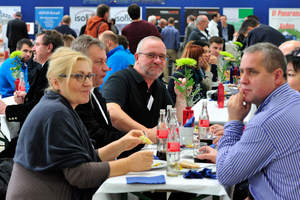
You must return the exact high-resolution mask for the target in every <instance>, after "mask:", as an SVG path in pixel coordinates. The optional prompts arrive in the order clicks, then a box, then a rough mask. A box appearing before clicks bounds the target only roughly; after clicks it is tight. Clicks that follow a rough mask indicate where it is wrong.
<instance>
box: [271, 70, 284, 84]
mask: <svg viewBox="0 0 300 200" xmlns="http://www.w3.org/2000/svg"><path fill="white" fill-rule="evenodd" d="M273 74H274V84H275V85H276V86H279V85H281V84H282V81H283V79H284V77H283V74H284V73H283V71H282V69H281V68H277V69H275V70H274V71H273Z"/></svg>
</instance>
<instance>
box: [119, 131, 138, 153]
mask: <svg viewBox="0 0 300 200" xmlns="http://www.w3.org/2000/svg"><path fill="white" fill-rule="evenodd" d="M140 136H144V133H143V132H142V131H138V130H132V131H130V132H128V133H127V134H126V135H124V136H123V137H122V138H120V139H119V143H120V145H122V147H123V150H124V151H127V150H130V149H132V148H134V147H136V146H137V145H139V144H140V143H141V139H140Z"/></svg>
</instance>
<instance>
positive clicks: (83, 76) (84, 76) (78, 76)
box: [59, 74, 96, 82]
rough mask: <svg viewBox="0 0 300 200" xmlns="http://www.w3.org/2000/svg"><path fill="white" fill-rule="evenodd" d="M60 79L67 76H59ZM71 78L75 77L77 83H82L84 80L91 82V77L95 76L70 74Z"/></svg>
mask: <svg viewBox="0 0 300 200" xmlns="http://www.w3.org/2000/svg"><path fill="white" fill-rule="evenodd" d="M59 76H60V77H67V75H59ZM70 76H71V77H75V78H76V79H77V81H79V82H84V81H85V80H86V78H89V79H90V80H92V77H93V76H96V74H88V75H85V74H71V75H70Z"/></svg>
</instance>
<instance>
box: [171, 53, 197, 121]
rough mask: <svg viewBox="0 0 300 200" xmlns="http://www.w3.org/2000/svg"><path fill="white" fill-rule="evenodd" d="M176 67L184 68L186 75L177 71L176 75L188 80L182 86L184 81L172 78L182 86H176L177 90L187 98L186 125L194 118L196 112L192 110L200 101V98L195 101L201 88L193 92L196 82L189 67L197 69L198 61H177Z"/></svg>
mask: <svg viewBox="0 0 300 200" xmlns="http://www.w3.org/2000/svg"><path fill="white" fill-rule="evenodd" d="M175 65H176V66H178V67H180V68H184V74H183V73H181V72H179V71H176V72H175V73H177V74H179V75H180V76H182V77H183V78H185V79H186V82H185V84H184V85H182V81H180V80H179V79H177V78H175V77H172V78H173V79H174V81H175V82H177V83H179V84H180V85H176V88H177V89H178V90H179V92H180V93H182V95H183V96H184V98H185V104H186V106H185V110H184V111H183V125H184V124H185V123H186V122H187V121H188V120H189V119H190V118H191V117H193V116H194V111H193V110H192V109H191V108H192V106H193V105H194V102H196V101H198V100H199V98H200V97H198V98H196V99H194V97H195V96H196V94H198V93H199V92H200V90H201V88H199V89H195V90H194V91H193V89H192V88H193V86H194V84H195V81H194V79H193V78H192V76H193V74H192V69H190V68H189V67H193V68H197V61H196V60H194V59H192V58H181V59H177V60H176V62H175Z"/></svg>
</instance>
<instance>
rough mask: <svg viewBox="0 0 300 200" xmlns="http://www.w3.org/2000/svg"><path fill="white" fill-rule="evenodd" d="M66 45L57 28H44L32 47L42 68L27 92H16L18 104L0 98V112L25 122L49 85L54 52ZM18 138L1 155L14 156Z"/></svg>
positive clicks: (15, 120)
mask: <svg viewBox="0 0 300 200" xmlns="http://www.w3.org/2000/svg"><path fill="white" fill-rule="evenodd" d="M63 45H64V42H63V39H62V34H61V33H60V32H58V31H56V30H43V31H42V32H41V33H39V34H38V35H37V39H36V41H35V45H34V46H33V48H32V51H33V52H34V60H35V61H36V62H38V63H40V64H41V65H42V68H41V69H40V70H39V71H38V72H37V73H36V76H35V80H33V82H32V84H31V85H30V89H29V91H28V92H27V94H23V93H21V94H20V93H18V92H16V93H15V94H14V97H15V101H16V102H17V103H18V105H9V106H7V105H6V104H5V103H4V102H3V101H1V100H0V113H1V114H5V115H6V120H7V121H9V122H21V127H22V124H23V123H24V121H25V119H26V118H27V116H28V114H29V113H30V111H31V110H32V109H33V108H34V106H35V105H36V104H37V103H38V102H39V101H40V99H41V98H42V96H43V95H44V92H45V89H46V88H47V87H48V81H47V77H46V74H47V71H48V66H49V62H48V60H49V58H50V56H51V55H52V54H53V52H54V51H55V50H56V49H57V48H58V47H61V46H63ZM16 142H17V138H14V139H12V141H11V142H10V143H9V146H8V148H6V149H5V150H4V151H3V152H1V154H0V157H13V156H14V154H15V146H16Z"/></svg>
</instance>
